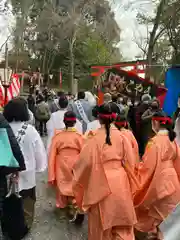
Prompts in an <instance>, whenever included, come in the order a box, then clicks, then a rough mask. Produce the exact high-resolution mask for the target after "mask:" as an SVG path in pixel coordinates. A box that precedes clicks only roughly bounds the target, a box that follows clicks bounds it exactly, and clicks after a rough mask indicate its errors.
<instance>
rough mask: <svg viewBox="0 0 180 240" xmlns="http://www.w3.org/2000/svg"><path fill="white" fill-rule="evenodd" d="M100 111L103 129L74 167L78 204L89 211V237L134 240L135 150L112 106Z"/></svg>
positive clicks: (106, 239)
mask: <svg viewBox="0 0 180 240" xmlns="http://www.w3.org/2000/svg"><path fill="white" fill-rule="evenodd" d="M98 112H99V120H100V123H101V128H100V129H98V130H97V132H96V134H95V135H94V136H93V137H91V138H89V139H88V140H87V142H86V144H85V145H84V147H83V149H82V152H81V154H80V160H79V161H78V162H77V163H76V164H75V166H74V168H73V173H74V184H73V191H74V195H75V199H76V204H77V205H78V207H79V208H80V209H82V210H83V211H87V212H88V229H89V230H88V240H120V239H126V240H134V232H133V226H134V224H135V223H136V214H135V210H134V206H133V196H132V195H133V193H134V192H135V191H136V190H137V189H136V186H135V182H134V179H135V176H133V171H134V169H133V166H132V165H131V164H132V163H133V161H134V156H133V150H132V147H131V145H130V143H129V141H128V140H127V139H126V138H124V136H123V135H122V134H121V133H120V132H119V131H118V129H117V128H116V127H115V126H114V125H112V124H111V123H112V122H113V121H114V119H113V115H112V111H111V105H110V104H105V105H102V106H100V107H99V111H98ZM126 166H128V167H127V169H126ZM131 166H132V167H131Z"/></svg>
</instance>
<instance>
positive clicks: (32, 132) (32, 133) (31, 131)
mask: <svg viewBox="0 0 180 240" xmlns="http://www.w3.org/2000/svg"><path fill="white" fill-rule="evenodd" d="M25 124H26V126H27V136H28V138H31V140H36V139H37V138H38V137H39V136H40V135H39V133H38V131H37V130H36V128H35V127H34V126H33V125H31V124H29V123H25Z"/></svg>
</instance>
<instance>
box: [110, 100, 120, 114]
mask: <svg viewBox="0 0 180 240" xmlns="http://www.w3.org/2000/svg"><path fill="white" fill-rule="evenodd" d="M109 104H110V105H111V111H112V112H113V113H117V114H119V113H120V109H119V107H118V105H117V103H115V102H110V103H109Z"/></svg>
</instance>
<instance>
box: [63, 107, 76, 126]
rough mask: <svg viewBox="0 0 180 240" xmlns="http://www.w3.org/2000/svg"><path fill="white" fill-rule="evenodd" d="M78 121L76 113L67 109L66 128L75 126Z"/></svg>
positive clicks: (65, 115)
mask: <svg viewBox="0 0 180 240" xmlns="http://www.w3.org/2000/svg"><path fill="white" fill-rule="evenodd" d="M75 123H76V114H75V113H74V112H72V111H67V112H66V113H65V114H64V124H65V126H66V129H67V128H69V127H74V125H75Z"/></svg>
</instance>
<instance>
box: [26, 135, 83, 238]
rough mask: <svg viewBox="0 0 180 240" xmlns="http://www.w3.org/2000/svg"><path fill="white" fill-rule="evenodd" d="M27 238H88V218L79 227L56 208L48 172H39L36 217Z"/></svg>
mask: <svg viewBox="0 0 180 240" xmlns="http://www.w3.org/2000/svg"><path fill="white" fill-rule="evenodd" d="M45 141H46V139H44V142H45ZM25 240H87V219H86V220H85V221H84V223H83V225H82V226H81V227H77V226H75V225H74V224H71V223H69V222H68V220H67V218H66V216H65V214H64V213H63V212H62V211H59V212H58V213H57V211H56V210H55V197H54V193H53V192H52V191H51V190H49V187H48V186H47V172H46V173H41V174H37V202H36V212H35V219H34V224H33V228H32V231H31V234H30V235H29V236H27V237H26V238H25Z"/></svg>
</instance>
